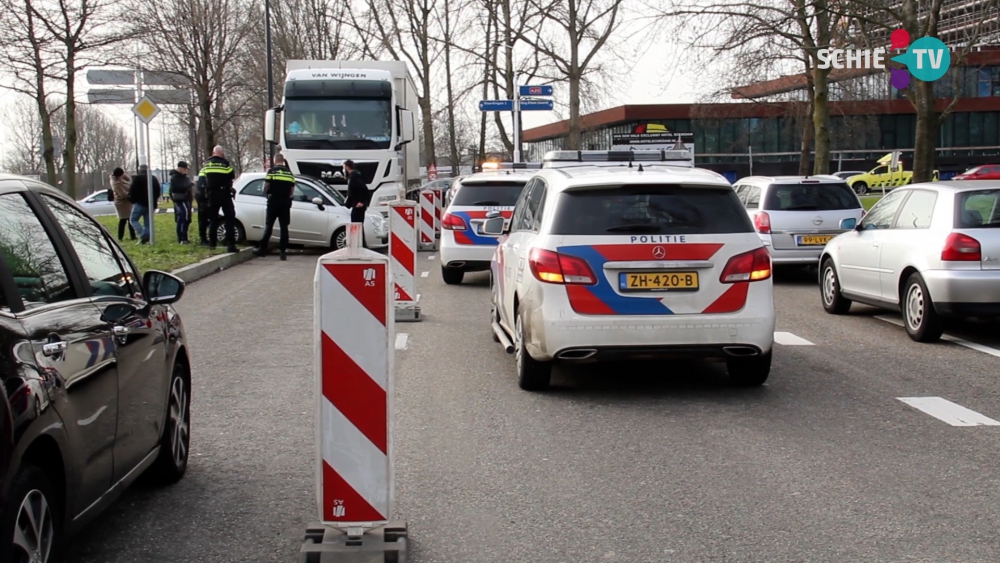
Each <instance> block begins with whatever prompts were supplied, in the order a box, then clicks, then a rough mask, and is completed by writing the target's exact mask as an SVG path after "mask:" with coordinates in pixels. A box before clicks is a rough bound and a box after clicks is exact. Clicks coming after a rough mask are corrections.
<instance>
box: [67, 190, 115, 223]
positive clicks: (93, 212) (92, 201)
mask: <svg viewBox="0 0 1000 563" xmlns="http://www.w3.org/2000/svg"><path fill="white" fill-rule="evenodd" d="M76 203H77V205H79V206H80V207H82V208H84V209H86V210H87V213H90V216H91V217H99V216H101V215H114V214H116V213H118V211H117V210H116V209H115V202H113V201H108V190H98V191H96V192H94V193H92V194H90V195H88V196H87V197H85V198H83V199H81V200H79V201H77V202H76Z"/></svg>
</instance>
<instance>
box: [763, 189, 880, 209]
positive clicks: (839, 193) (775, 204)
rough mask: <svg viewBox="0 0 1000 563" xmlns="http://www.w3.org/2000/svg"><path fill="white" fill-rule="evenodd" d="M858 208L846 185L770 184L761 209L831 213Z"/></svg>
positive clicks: (854, 197) (858, 203)
mask: <svg viewBox="0 0 1000 563" xmlns="http://www.w3.org/2000/svg"><path fill="white" fill-rule="evenodd" d="M860 207H861V203H860V202H859V201H858V198H857V197H856V196H855V195H854V192H853V191H852V190H851V188H849V187H848V186H847V184H829V183H827V184H772V185H771V189H769V190H768V193H767V199H766V200H765V201H764V207H763V209H766V210H768V211H833V210H838V209H858V208H860Z"/></svg>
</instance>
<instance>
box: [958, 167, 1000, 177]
mask: <svg viewBox="0 0 1000 563" xmlns="http://www.w3.org/2000/svg"><path fill="white" fill-rule="evenodd" d="M952 180H1000V164H983V165H981V166H977V167H975V168H970V169H968V170H966V171H965V172H962V173H961V174H958V175H956V176H955V177H954V178H952Z"/></svg>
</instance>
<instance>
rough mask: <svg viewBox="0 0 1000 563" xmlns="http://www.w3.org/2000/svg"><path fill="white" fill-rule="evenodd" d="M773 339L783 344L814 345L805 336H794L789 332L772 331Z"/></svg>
mask: <svg viewBox="0 0 1000 563" xmlns="http://www.w3.org/2000/svg"><path fill="white" fill-rule="evenodd" d="M774 341H775V342H776V343H778V344H781V345H783V346H815V344H813V343H812V342H809V341H808V340H806V339H805V338H801V337H798V336H795V335H794V334H792V333H790V332H776V333H774Z"/></svg>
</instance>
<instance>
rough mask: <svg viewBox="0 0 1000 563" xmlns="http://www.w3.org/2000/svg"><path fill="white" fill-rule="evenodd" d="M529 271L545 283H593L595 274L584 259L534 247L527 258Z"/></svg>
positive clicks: (595, 281)
mask: <svg viewBox="0 0 1000 563" xmlns="http://www.w3.org/2000/svg"><path fill="white" fill-rule="evenodd" d="M528 264H529V266H530V267H531V273H532V274H534V276H535V278H537V279H538V281H543V282H545V283H560V284H580V285H594V284H596V283H597V276H595V275H594V271H593V270H591V269H590V265H589V264H587V262H586V260H583V259H581V258H577V257H576V256H570V255H568V254H559V253H558V252H552V251H551V250H544V249H541V248H535V249H533V250H532V251H531V256H530V257H529V259H528Z"/></svg>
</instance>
